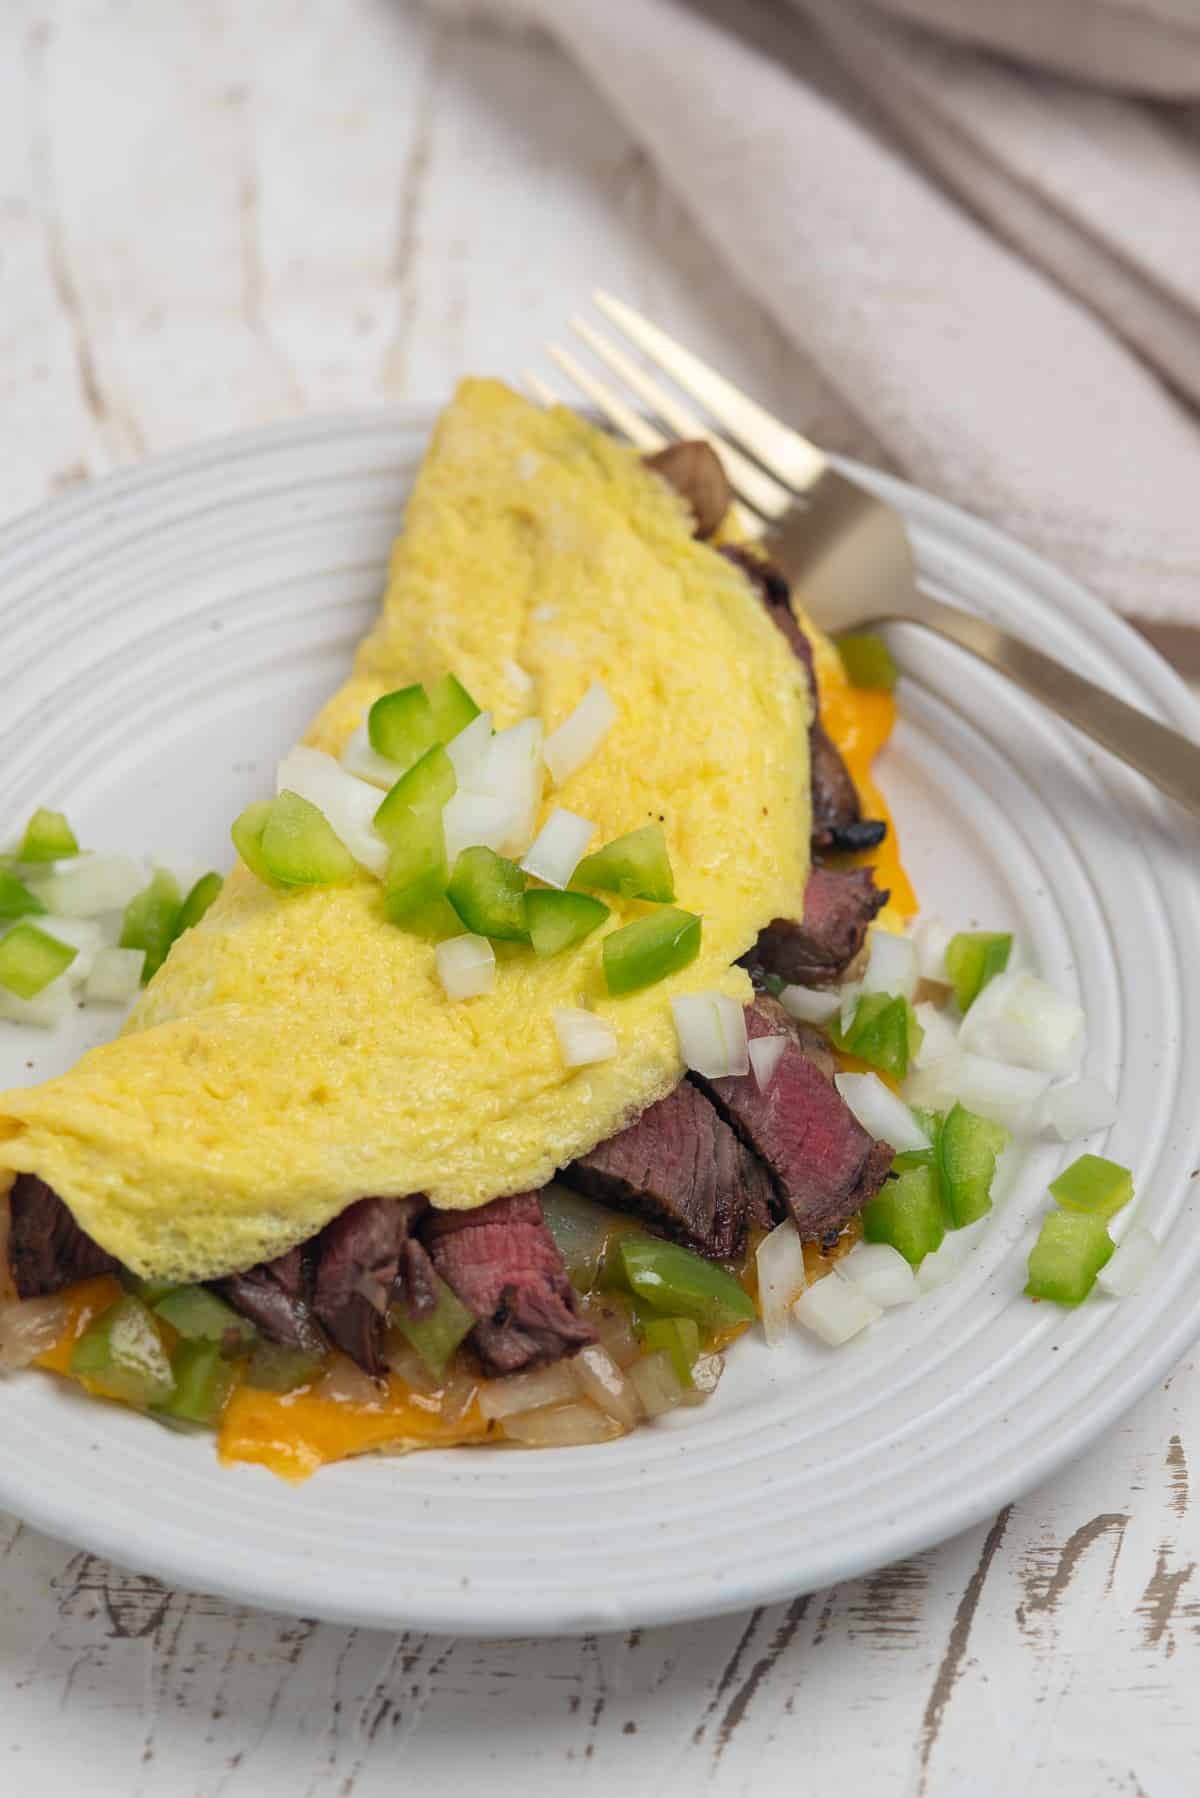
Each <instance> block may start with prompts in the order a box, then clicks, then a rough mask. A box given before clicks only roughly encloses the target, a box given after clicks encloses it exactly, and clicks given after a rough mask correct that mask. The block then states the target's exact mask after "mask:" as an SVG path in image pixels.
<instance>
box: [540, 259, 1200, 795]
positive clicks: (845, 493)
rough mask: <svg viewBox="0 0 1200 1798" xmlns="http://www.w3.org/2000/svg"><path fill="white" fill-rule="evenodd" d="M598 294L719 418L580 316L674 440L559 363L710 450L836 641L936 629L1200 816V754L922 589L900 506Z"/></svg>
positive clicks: (651, 441) (626, 424) (746, 518)
mask: <svg viewBox="0 0 1200 1798" xmlns="http://www.w3.org/2000/svg"><path fill="white" fill-rule="evenodd" d="M593 298H594V300H595V303H596V305H597V306H598V307H599V308H600V310H601V311H602V312H603V313H604V314H605V315H606V317H607V318H609V319H610V320H611V321H612V323H613V324H614V325H616V326H617V328H618V330H620V331H621V332H623V334H624V335H625V337H627V338H628V339H629V340H630V341H631V342H632V343H633V344H634V345H636V347H637V348H638V349H639V350H640V351H641V352H642V354H643V356H645V357H646V359H647V360H648V361H650V362H652V363H655V364H657V366H658V367H659V368H660V369H662V370H663V371H664V372H665V373H666V374H667V375H669V376H670V378H671V380H672V381H673V382H674V383H675V385H676V387H678V388H680V389H682V390H683V392H684V393H687V394H689V395H691V397H692V398H693V399H695V400H696V401H698V402H699V404H700V405H701V406H702V407H703V408H704V411H705V413H706V414H707V415H708V416H707V418H706V417H705V416H702V415H701V414H699V413H697V412H694V411H693V410H692V409H691V407H690V406H688V405H687V404H686V403H685V402H684V401H682V400H681V399H680V398H679V397H678V395H677V394H676V393H675V392H674V391H672V390H671V389H668V388H667V387H664V386H663V384H662V383H661V382H660V381H658V380H656V379H655V378H654V377H653V376H652V375H651V374H650V373H648V371H647V370H646V368H645V367H644V365H643V364H642V363H641V362H638V361H635V360H634V359H633V358H632V357H631V356H629V355H627V354H626V352H625V351H624V350H623V349H620V348H619V347H618V346H617V345H616V344H614V343H612V342H611V341H610V340H609V339H608V338H606V337H604V336H603V335H602V334H601V333H600V332H599V331H597V330H596V329H595V328H594V327H593V326H592V325H590V324H589V323H588V322H587V320H586V319H582V318H573V319H572V320H571V327H572V329H573V330H574V331H575V332H576V333H577V335H578V336H579V337H580V338H581V339H582V341H583V342H584V343H585V344H586V345H587V347H588V348H589V349H590V350H591V351H592V353H593V355H595V356H596V357H597V358H598V359H599V361H601V362H602V363H604V364H605V365H606V366H607V367H608V368H609V369H610V370H611V371H612V373H613V374H614V375H616V376H617V377H618V378H619V380H620V381H621V382H622V383H623V384H624V386H625V387H626V388H627V389H628V390H629V391H630V392H631V393H632V394H633V395H634V396H635V398H636V400H637V401H638V402H639V403H640V406H644V407H647V408H649V410H650V411H651V412H652V413H653V414H654V415H655V416H656V417H657V418H658V419H659V420H660V421H661V422H662V424H663V426H664V427H665V431H659V430H658V429H657V428H656V427H655V426H654V425H653V424H651V423H650V421H649V419H648V418H647V417H646V416H645V414H644V413H643V412H642V411H641V410H639V409H638V407H637V406H635V405H631V404H629V403H628V402H627V401H626V400H625V399H624V398H623V397H622V395H621V394H620V393H619V392H618V391H616V390H614V389H613V388H612V387H610V386H608V385H607V384H606V383H605V382H604V381H601V380H599V379H597V377H596V376H595V375H593V374H592V373H591V372H590V370H589V369H588V368H587V367H586V366H585V365H584V364H583V363H581V362H580V361H579V360H578V358H577V357H575V356H573V355H572V354H571V353H570V352H569V351H567V350H565V349H563V348H562V347H561V346H560V345H557V344H554V345H551V346H550V352H549V353H550V355H551V356H552V357H553V359H554V361H555V362H556V363H557V365H558V367H559V368H560V369H561V370H562V371H563V373H564V374H566V375H567V376H568V377H569V378H570V380H571V381H573V382H574V384H575V386H576V387H577V388H578V389H579V390H580V392H581V393H583V394H584V395H585V397H586V398H587V399H589V400H590V401H591V403H592V404H593V405H594V406H595V407H596V408H597V409H598V410H599V411H600V412H601V413H602V414H603V415H604V417H605V418H607V419H608V421H609V423H610V424H611V425H612V426H613V427H614V428H615V429H616V430H617V431H619V432H620V433H621V434H622V435H623V436H625V437H627V438H628V439H629V441H630V442H631V443H633V444H635V445H636V446H637V447H638V448H639V449H642V450H646V451H650V452H653V451H656V450H660V449H663V448H665V447H666V445H667V444H668V443H669V442H671V441H679V440H683V439H687V438H696V437H702V438H705V439H706V440H707V441H708V442H709V443H711V444H712V446H713V448H714V449H715V450H716V451H717V453H718V454H719V456H720V458H721V461H722V462H723V463H724V466H725V472H726V474H727V475H728V477H729V481H730V485H731V486H732V488H733V490H734V492H735V494H736V495H737V498H738V502H739V513H740V522H741V523H742V525H743V526H744V527H745V528H746V529H748V530H749V531H750V533H751V534H752V535H754V536H756V537H760V538H761V539H762V541H763V547H764V549H766V550H767V551H768V552H769V554H770V556H771V558H772V560H773V561H775V562H777V563H778V564H779V566H780V568H781V569H782V570H783V572H784V574H785V575H787V577H788V579H789V580H790V581H791V582H792V583H793V585H794V586H795V587H796V589H797V591H798V592H799V594H800V597H801V599H802V601H803V604H804V607H805V610H806V611H808V612H809V613H810V614H811V616H812V617H813V618H814V620H815V621H816V622H817V623H818V624H819V625H821V626H822V628H823V629H825V630H826V631H829V632H830V633H831V634H833V635H834V636H837V635H840V634H841V633H842V632H845V631H857V630H863V629H864V628H867V627H872V626H877V625H880V624H887V623H891V622H898V623H905V624H919V625H922V626H923V627H924V628H925V629H926V630H931V631H936V632H937V633H938V634H939V635H940V636H942V637H946V638H948V639H949V640H950V642H952V643H957V644H958V645H959V647H960V648H962V649H965V650H967V651H969V652H970V654H971V655H974V656H977V657H978V658H979V660H980V661H982V662H987V663H988V664H989V665H990V666H991V667H993V668H997V669H999V671H1000V672H1001V673H1002V674H1006V675H1008V677H1009V678H1010V679H1011V680H1013V681H1015V682H1016V684H1017V686H1019V687H1021V688H1023V689H1024V691H1025V692H1026V693H1029V694H1032V696H1033V697H1034V698H1035V699H1038V700H1041V702H1042V703H1043V705H1046V706H1049V708H1050V709H1051V711H1054V712H1057V713H1058V715H1059V716H1060V717H1061V718H1065V719H1066V720H1067V721H1068V723H1070V724H1073V725H1074V726H1075V727H1076V729H1077V730H1081V731H1083V732H1084V733H1085V735H1087V736H1089V737H1091V738H1092V739H1093V740H1094V741H1095V742H1097V743H1099V744H1101V745H1102V746H1103V747H1104V748H1105V749H1107V750H1109V751H1110V752H1111V753H1112V754H1113V755H1115V756H1118V757H1119V758H1120V760H1121V761H1123V762H1125V763H1127V764H1128V766H1129V767H1131V768H1135V769H1137V770H1138V772H1139V773H1141V774H1144V775H1145V777H1146V778H1147V780H1150V781H1153V783H1154V785H1155V786H1157V787H1159V788H1161V790H1162V791H1163V792H1164V793H1167V794H1169V795H1170V797H1171V798H1172V799H1175V800H1177V801H1178V802H1179V804H1180V805H1183V806H1186V807H1187V809H1188V811H1190V812H1192V813H1193V814H1194V815H1196V816H1198V817H1200V747H1198V746H1197V745H1196V744H1194V743H1192V742H1190V741H1189V740H1188V739H1187V738H1186V737H1184V736H1181V735H1180V733H1179V732H1178V731H1174V730H1170V729H1169V728H1168V727H1167V726H1166V725H1164V724H1159V723H1158V721H1157V720H1156V719H1154V718H1150V717H1148V716H1147V715H1146V714H1145V713H1144V712H1140V711H1138V710H1137V709H1136V707H1134V706H1131V705H1127V704H1126V703H1125V701H1124V700H1122V699H1118V698H1116V696H1115V695H1114V694H1112V693H1108V692H1106V691H1105V690H1104V688H1102V687H1097V686H1095V685H1094V684H1093V683H1092V682H1091V681H1088V680H1084V679H1083V677H1082V676H1081V675H1079V674H1076V673H1075V672H1074V671H1073V670H1072V669H1070V668H1065V667H1064V666H1063V665H1062V663H1061V662H1056V661H1054V659H1053V658H1052V657H1050V656H1048V655H1045V654H1043V652H1042V651H1041V650H1039V649H1035V648H1034V647H1033V646H1032V644H1029V643H1026V642H1024V641H1023V640H1022V639H1021V638H1020V637H1014V636H1013V635H1012V633H1011V632H1009V631H1005V630H1001V629H1000V628H999V626H997V625H995V624H992V623H991V622H990V621H989V620H987V619H985V618H979V617H976V615H975V614H974V613H972V612H962V611H959V610H957V609H956V608H955V607H954V606H948V605H945V604H943V603H942V602H941V601H940V600H937V599H933V598H931V596H930V595H929V594H927V593H923V592H922V591H921V589H920V587H919V586H918V584H917V576H916V570H915V567H914V565H913V557H912V550H911V547H910V545H909V541H908V534H907V532H906V530H905V527H904V522H903V520H902V518H901V517H900V514H899V513H898V512H897V511H896V510H895V509H894V507H892V506H890V505H888V504H887V503H886V502H885V501H883V500H881V499H877V498H876V497H875V495H874V494H873V493H869V492H868V491H867V489H866V488H865V487H862V486H860V485H859V484H858V482H857V481H853V480H851V479H850V478H849V476H847V475H844V474H841V473H840V472H839V471H838V470H837V469H836V468H834V467H833V466H832V465H831V463H830V461H829V458H828V457H827V456H826V455H825V454H824V453H823V452H822V451H821V450H819V449H818V448H817V446H816V445H815V444H813V443H810V442H809V441H808V440H807V438H805V437H802V436H801V435H800V433H799V432H798V431H794V430H792V429H791V428H790V427H789V426H788V425H785V424H783V423H782V422H781V421H780V420H779V419H777V418H775V417H773V416H772V414H771V413H770V412H768V411H766V409H765V408H764V407H762V406H760V405H758V404H757V402H756V401H754V400H752V399H750V398H749V397H748V396H747V395H746V394H744V393H742V392H740V391H739V389H738V388H737V387H735V386H734V385H733V383H732V382H731V381H728V380H726V378H725V377H724V376H723V375H720V374H718V373H717V371H716V370H715V369H713V368H710V367H708V365H707V364H706V363H704V362H702V361H701V360H700V359H699V357H697V356H694V355H693V354H692V353H691V351H690V350H686V349H684V347H683V346H682V344H679V343H677V342H676V341H675V340H674V339H673V338H671V337H668V336H667V334H666V332H665V331H662V330H660V329H659V328H658V326H657V325H654V324H651V322H650V321H649V319H646V318H643V317H642V315H641V314H640V313H638V312H635V311H634V310H633V308H632V307H631V306H627V305H625V304H624V302H623V301H621V300H616V299H613V298H612V296H611V295H609V294H606V293H602V292H597V293H595V294H594V295H593ZM528 378H529V382H530V386H531V388H532V390H533V391H534V392H535V393H536V394H537V396H538V398H539V399H541V400H543V401H544V402H545V403H547V404H554V403H556V402H557V399H558V396H557V395H556V394H555V393H554V392H553V390H552V389H551V388H549V387H548V386H547V385H546V383H545V382H544V381H542V380H541V379H540V378H539V377H538V376H536V375H530V376H529V377H528ZM708 418H711V419H714V420H716V421H717V423H718V424H720V425H721V426H723V427H724V430H725V431H726V432H727V433H728V434H729V435H728V437H726V436H722V435H720V434H719V433H717V432H716V431H715V430H714V429H713V428H712V427H711V425H710V424H709V423H708ZM730 438H732V439H734V440H736V441H733V442H731V441H730ZM739 445H740V446H742V447H740V448H739V447H738V446H739ZM746 452H749V453H748V454H747V453H746Z"/></svg>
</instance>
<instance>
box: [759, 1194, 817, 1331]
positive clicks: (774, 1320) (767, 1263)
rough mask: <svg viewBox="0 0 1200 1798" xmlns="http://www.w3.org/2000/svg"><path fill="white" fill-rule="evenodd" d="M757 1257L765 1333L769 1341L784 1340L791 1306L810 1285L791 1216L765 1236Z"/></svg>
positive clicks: (802, 1249)
mask: <svg viewBox="0 0 1200 1798" xmlns="http://www.w3.org/2000/svg"><path fill="white" fill-rule="evenodd" d="M754 1260H755V1264H756V1266H757V1269H758V1308H759V1311H760V1313H761V1315H762V1326H763V1333H764V1334H765V1336H766V1338H767V1341H768V1342H770V1343H776V1342H782V1341H783V1338H784V1337H785V1336H786V1335H787V1333H788V1328H789V1323H788V1314H789V1312H790V1310H791V1307H792V1306H793V1305H794V1304H795V1302H796V1300H797V1299H798V1298H799V1297H800V1294H801V1293H802V1292H803V1291H804V1290H805V1288H806V1286H807V1285H808V1275H807V1274H806V1273H805V1271H804V1244H803V1243H802V1242H801V1240H800V1232H799V1231H798V1230H797V1228H796V1226H795V1224H794V1223H793V1222H792V1220H791V1219H790V1218H789V1219H788V1220H787V1221H786V1222H785V1223H782V1224H778V1225H777V1226H776V1227H775V1229H774V1230H772V1231H771V1233H770V1235H769V1236H764V1237H763V1239H762V1241H761V1242H760V1243H759V1245H758V1249H757V1250H756V1252H755V1256H754Z"/></svg>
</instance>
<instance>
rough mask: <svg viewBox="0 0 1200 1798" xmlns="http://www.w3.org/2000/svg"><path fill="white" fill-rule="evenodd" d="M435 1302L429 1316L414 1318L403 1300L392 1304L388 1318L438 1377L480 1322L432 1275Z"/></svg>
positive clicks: (438, 1278)
mask: <svg viewBox="0 0 1200 1798" xmlns="http://www.w3.org/2000/svg"><path fill="white" fill-rule="evenodd" d="M434 1283H435V1286H436V1289H437V1304H436V1305H435V1307H434V1309H433V1310H432V1311H431V1312H430V1313H429V1315H428V1317H413V1316H412V1315H411V1313H410V1312H409V1309H408V1306H407V1305H406V1304H405V1303H404V1301H403V1300H401V1301H400V1303H399V1304H397V1305H393V1307H392V1309H391V1312H390V1314H389V1315H390V1320H391V1322H392V1324H393V1325H394V1326H395V1328H396V1329H397V1330H399V1332H400V1334H401V1335H402V1336H403V1337H404V1340H405V1341H406V1342H407V1343H408V1345H409V1347H410V1348H413V1349H415V1350H416V1352H417V1354H418V1355H420V1357H421V1359H422V1361H423V1362H424V1363H425V1365H426V1367H427V1368H428V1369H429V1371H430V1373H431V1374H432V1375H433V1376H434V1378H435V1379H439V1380H440V1379H441V1377H442V1375H443V1374H444V1373H445V1371H446V1366H447V1363H448V1362H449V1360H450V1357H451V1355H452V1354H453V1353H454V1351H455V1349H456V1348H457V1347H458V1345H459V1343H460V1342H461V1341H462V1340H463V1338H464V1337H465V1336H467V1335H469V1333H470V1332H471V1331H472V1330H473V1329H474V1328H475V1325H476V1323H477V1322H478V1321H479V1320H478V1319H477V1317H476V1316H475V1313H474V1312H473V1311H468V1309H467V1307H466V1306H465V1305H464V1304H463V1303H462V1301H461V1300H460V1299H459V1298H458V1297H457V1295H456V1294H455V1293H454V1292H452V1291H451V1289H450V1287H449V1286H447V1284H446V1282H445V1281H444V1280H443V1279H441V1278H440V1277H439V1276H438V1275H437V1274H435V1275H434Z"/></svg>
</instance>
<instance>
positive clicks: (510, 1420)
mask: <svg viewBox="0 0 1200 1798" xmlns="http://www.w3.org/2000/svg"><path fill="white" fill-rule="evenodd" d="M518 1377H519V1376H518ZM504 1434H505V1436H506V1437H507V1438H508V1440H509V1441H510V1442H519V1443H521V1445H522V1446H523V1447H524V1448H583V1447H586V1445H587V1444H588V1443H591V1442H611V1441H612V1439H613V1437H614V1436H623V1435H624V1434H625V1431H624V1429H623V1428H622V1426H621V1425H620V1424H619V1423H617V1421H616V1420H615V1418H612V1417H607V1416H605V1414H604V1412H603V1411H597V1409H596V1407H595V1405H590V1404H588V1403H587V1402H586V1401H584V1400H579V1401H577V1402H576V1403H575V1404H567V1405H550V1406H548V1407H547V1408H546V1409H545V1410H544V1411H519V1412H517V1413H516V1414H515V1415H514V1416H511V1417H506V1418H505V1420H504Z"/></svg>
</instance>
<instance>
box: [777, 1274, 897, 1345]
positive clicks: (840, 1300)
mask: <svg viewBox="0 0 1200 1798" xmlns="http://www.w3.org/2000/svg"><path fill="white" fill-rule="evenodd" d="M792 1316H793V1317H794V1318H795V1320H796V1322H797V1323H798V1324H802V1325H803V1326H804V1328H805V1329H806V1330H811V1331H812V1332H813V1335H814V1336H819V1337H820V1338H821V1341H822V1342H827V1343H828V1344H829V1346H830V1348H840V1347H841V1346H842V1344H843V1342H849V1340H850V1338H851V1337H852V1336H857V1335H858V1333H859V1331H860V1330H865V1329H866V1328H867V1326H868V1325H869V1324H873V1323H877V1322H878V1320H879V1319H880V1318H881V1317H882V1316H883V1307H882V1306H881V1305H877V1304H876V1303H875V1301H874V1299H869V1298H868V1297H867V1295H866V1293H865V1292H861V1291H860V1290H859V1288H858V1287H857V1286H852V1285H851V1284H850V1282H849V1280H837V1279H835V1278H834V1277H833V1275H832V1274H827V1275H826V1276H825V1277H824V1279H821V1280H814V1281H813V1284H812V1285H811V1286H810V1287H809V1288H808V1291H807V1292H806V1293H805V1294H804V1296H803V1297H802V1298H799V1299H797V1300H796V1303H795V1304H794V1305H793V1306H792Z"/></svg>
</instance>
